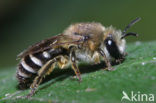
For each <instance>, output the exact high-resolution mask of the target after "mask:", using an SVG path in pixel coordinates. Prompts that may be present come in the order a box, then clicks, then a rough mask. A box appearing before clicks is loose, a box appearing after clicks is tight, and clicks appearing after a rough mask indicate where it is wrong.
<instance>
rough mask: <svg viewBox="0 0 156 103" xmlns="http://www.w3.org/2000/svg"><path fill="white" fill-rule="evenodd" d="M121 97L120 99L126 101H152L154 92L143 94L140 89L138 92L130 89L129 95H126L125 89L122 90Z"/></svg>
mask: <svg viewBox="0 0 156 103" xmlns="http://www.w3.org/2000/svg"><path fill="white" fill-rule="evenodd" d="M122 94H123V96H122V98H121V101H124V100H128V101H132V102H133V101H139V102H140V101H141V102H143V101H148V102H153V101H154V94H144V93H141V92H140V91H138V92H134V91H131V93H130V95H128V94H127V93H126V92H125V91H122Z"/></svg>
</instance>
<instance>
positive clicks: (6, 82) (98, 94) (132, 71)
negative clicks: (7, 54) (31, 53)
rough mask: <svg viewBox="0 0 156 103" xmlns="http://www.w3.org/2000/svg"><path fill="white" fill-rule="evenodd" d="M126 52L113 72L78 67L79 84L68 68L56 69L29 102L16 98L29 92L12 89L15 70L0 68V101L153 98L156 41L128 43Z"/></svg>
mask: <svg viewBox="0 0 156 103" xmlns="http://www.w3.org/2000/svg"><path fill="white" fill-rule="evenodd" d="M127 52H128V56H127V57H126V60H125V61H124V62H123V63H121V64H119V65H115V66H113V67H114V68H116V70H115V71H105V70H102V69H100V68H102V65H86V64H83V65H81V66H80V68H81V69H80V71H81V73H82V83H79V82H78V81H77V80H75V79H73V78H72V77H73V75H74V73H73V71H72V70H71V69H65V70H60V69H56V70H55V71H54V72H53V73H52V74H51V75H50V76H48V77H46V80H45V81H44V83H42V84H41V85H40V87H39V89H38V91H37V93H36V94H35V95H34V96H33V97H32V99H30V100H28V99H22V98H18V99H17V98H16V97H19V96H25V95H26V94H28V93H29V90H25V91H20V90H18V89H16V86H17V80H16V77H15V74H16V67H12V68H5V69H0V70H1V71H0V102H2V103H3V102H4V103H6V102H7V103H13V102H17V103H23V102H24V103H29V102H31V103H40V102H42V103H44V102H45V103H47V102H54V103H55V102H59V103H60V102H61V103H62V102H63V103H120V102H121V98H122V96H123V94H122V92H123V91H125V92H126V93H128V94H130V92H131V91H134V92H135V93H138V91H139V92H140V94H154V95H156V42H155V41H153V42H136V43H133V44H129V45H128V47H127ZM125 102H128V101H126V100H125Z"/></svg>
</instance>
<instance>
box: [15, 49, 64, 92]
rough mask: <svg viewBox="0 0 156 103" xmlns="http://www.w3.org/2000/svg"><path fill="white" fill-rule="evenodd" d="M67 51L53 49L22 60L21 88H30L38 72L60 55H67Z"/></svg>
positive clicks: (19, 71) (20, 71)
mask: <svg viewBox="0 0 156 103" xmlns="http://www.w3.org/2000/svg"><path fill="white" fill-rule="evenodd" d="M65 54H66V51H65V50H63V49H60V48H58V49H51V50H47V51H44V52H39V53H35V54H29V55H27V56H25V57H24V58H22V59H21V61H20V63H19V66H18V70H17V78H18V81H19V88H20V89H26V88H28V87H29V86H30V84H31V83H32V81H33V79H34V78H35V77H36V75H37V72H38V70H39V69H40V68H41V67H42V66H43V65H44V64H45V63H46V62H47V61H48V60H50V59H53V58H55V57H56V56H58V55H65Z"/></svg>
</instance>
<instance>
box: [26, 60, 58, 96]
mask: <svg viewBox="0 0 156 103" xmlns="http://www.w3.org/2000/svg"><path fill="white" fill-rule="evenodd" d="M56 61H57V60H56V58H54V59H52V60H49V61H48V62H47V63H46V64H45V65H44V66H43V67H42V68H41V69H40V70H39V71H38V76H37V77H36V78H35V79H34V81H33V83H32V85H31V87H30V88H31V91H30V93H29V94H28V95H27V98H30V97H31V96H33V94H34V93H35V91H36V89H37V87H38V86H39V84H40V83H41V82H42V79H43V77H45V76H46V75H47V74H50V73H51V72H52V71H53V70H54V67H55V62H56Z"/></svg>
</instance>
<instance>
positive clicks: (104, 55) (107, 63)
mask: <svg viewBox="0 0 156 103" xmlns="http://www.w3.org/2000/svg"><path fill="white" fill-rule="evenodd" d="M98 52H99V53H100V54H101V56H102V57H103V58H104V62H105V63H106V66H107V68H106V70H108V71H112V70H114V68H112V65H111V63H110V61H109V60H108V59H107V57H106V54H105V53H104V51H103V50H102V49H101V48H99V50H98Z"/></svg>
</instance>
